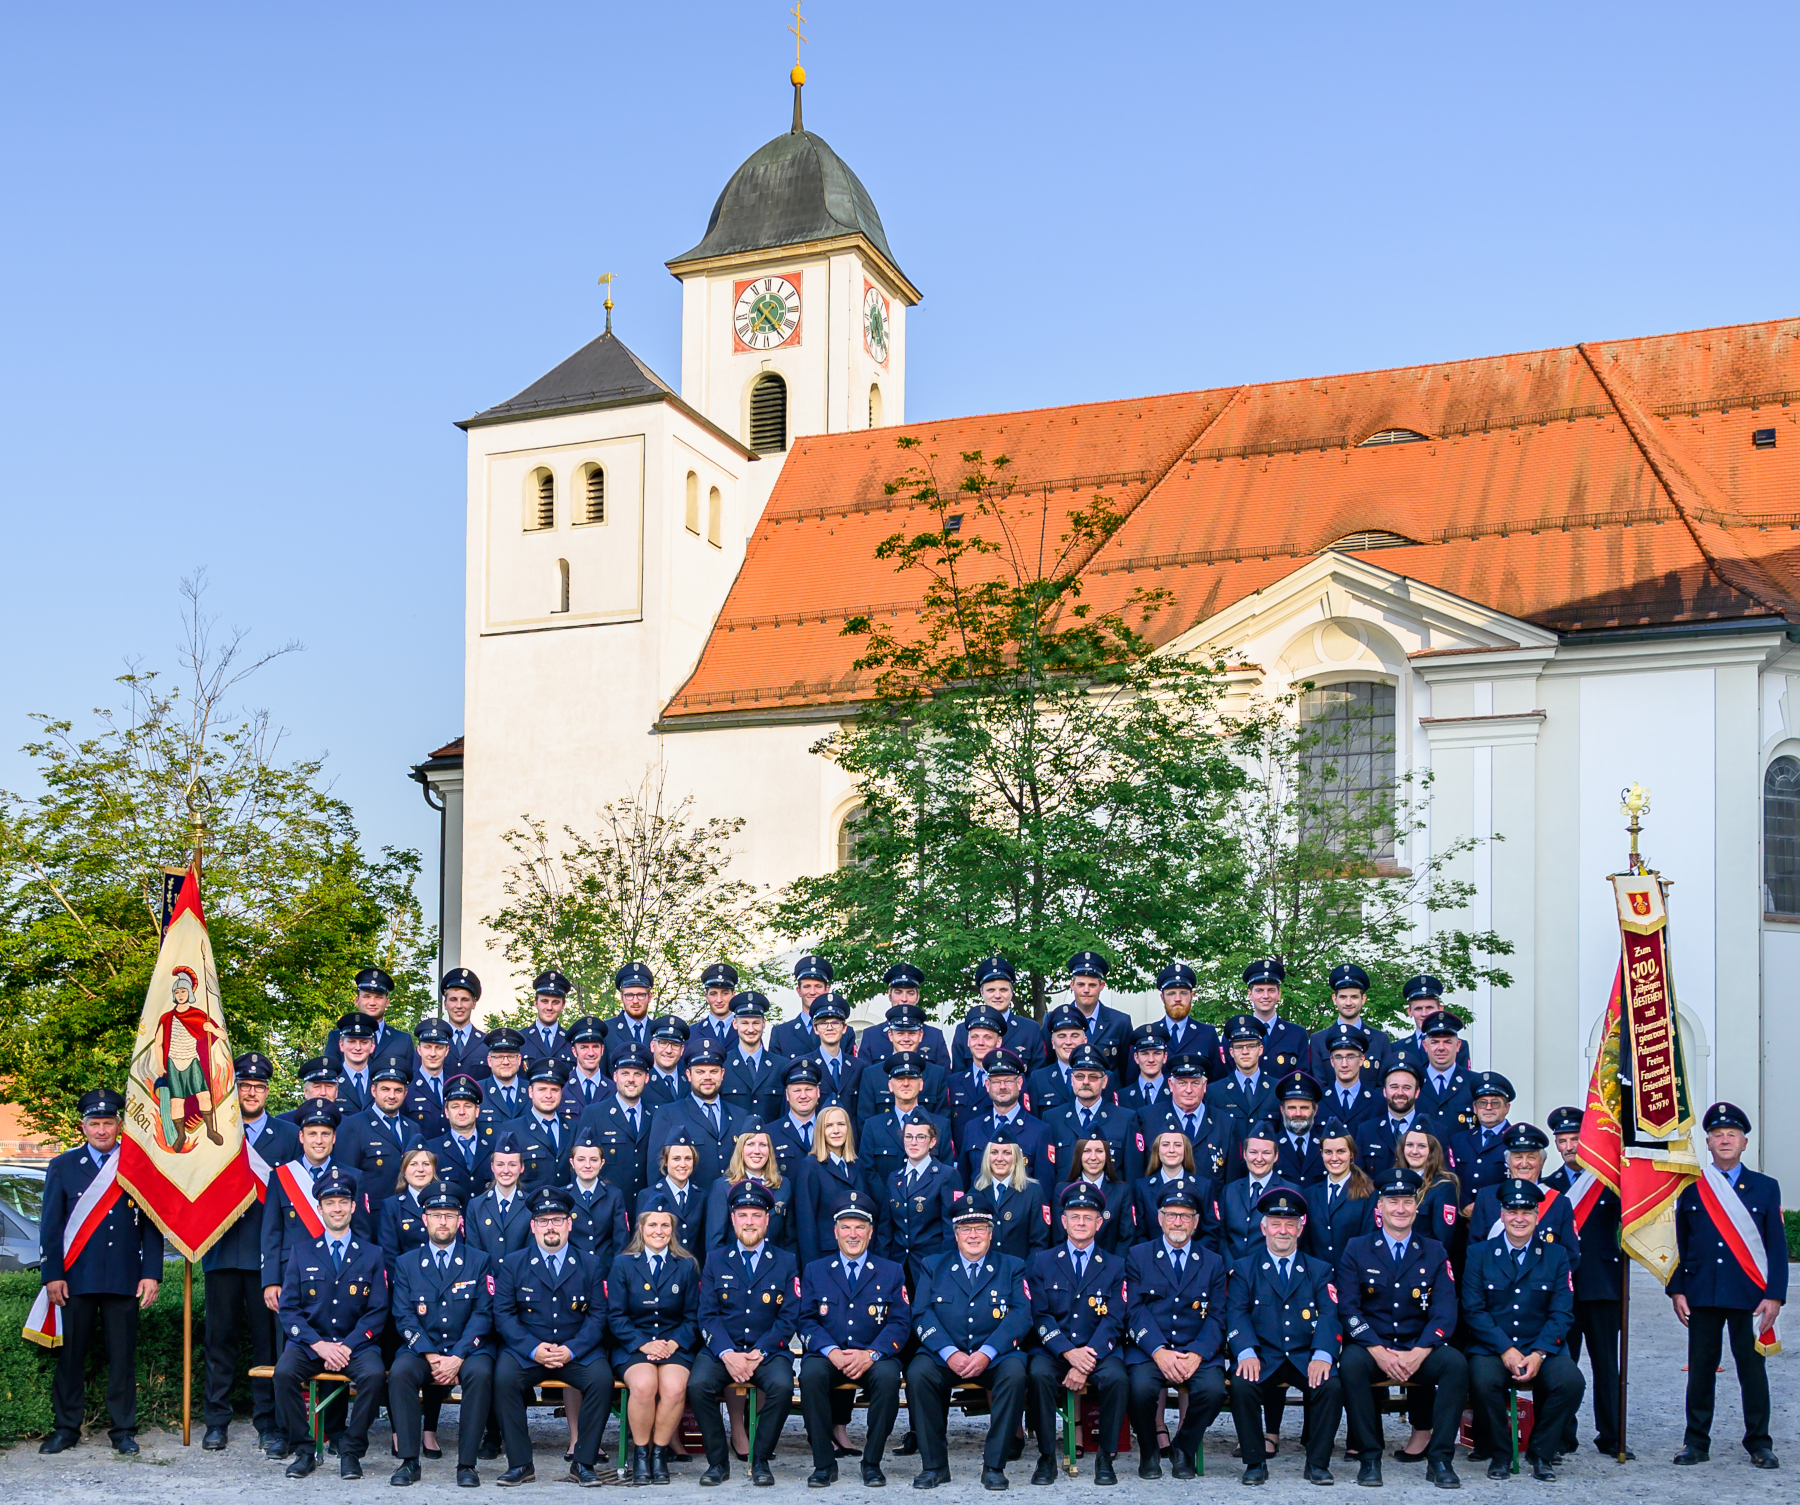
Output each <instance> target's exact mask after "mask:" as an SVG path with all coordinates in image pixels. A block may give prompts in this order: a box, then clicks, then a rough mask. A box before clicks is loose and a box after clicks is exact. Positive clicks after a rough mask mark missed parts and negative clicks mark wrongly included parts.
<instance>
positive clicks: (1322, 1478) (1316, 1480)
mask: <svg viewBox="0 0 1800 1505" xmlns="http://www.w3.org/2000/svg"><path fill="white" fill-rule="evenodd" d="M1306 1482H1307V1483H1308V1484H1336V1483H1337V1480H1336V1479H1334V1478H1332V1477H1331V1470H1330V1469H1328V1468H1314V1467H1313V1466H1312V1465H1311V1464H1310V1463H1309V1464H1307V1465H1306Z"/></svg>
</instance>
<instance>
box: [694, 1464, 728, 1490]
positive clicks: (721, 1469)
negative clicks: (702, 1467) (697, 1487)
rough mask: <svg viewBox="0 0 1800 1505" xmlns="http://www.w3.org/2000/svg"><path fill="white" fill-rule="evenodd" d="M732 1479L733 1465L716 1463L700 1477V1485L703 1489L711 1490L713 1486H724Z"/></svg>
mask: <svg viewBox="0 0 1800 1505" xmlns="http://www.w3.org/2000/svg"><path fill="white" fill-rule="evenodd" d="M730 1477H731V1465H730V1464H729V1463H715V1464H713V1466H712V1467H711V1468H709V1469H707V1471H706V1472H705V1473H703V1474H702V1475H701V1476H700V1483H701V1485H702V1487H704V1488H706V1489H711V1488H712V1487H713V1485H715V1484H723V1483H724V1482H725V1481H726V1480H727V1479H729V1478H730Z"/></svg>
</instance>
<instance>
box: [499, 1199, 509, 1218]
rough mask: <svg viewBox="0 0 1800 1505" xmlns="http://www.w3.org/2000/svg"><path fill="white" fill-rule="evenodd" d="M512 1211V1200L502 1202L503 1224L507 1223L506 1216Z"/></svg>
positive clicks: (501, 1214)
mask: <svg viewBox="0 0 1800 1505" xmlns="http://www.w3.org/2000/svg"><path fill="white" fill-rule="evenodd" d="M511 1210H512V1198H511V1197H508V1198H507V1199H506V1200H505V1201H504V1202H502V1203H501V1204H500V1221H501V1222H502V1223H504V1222H505V1221H506V1214H507V1213H508V1212H510V1211H511Z"/></svg>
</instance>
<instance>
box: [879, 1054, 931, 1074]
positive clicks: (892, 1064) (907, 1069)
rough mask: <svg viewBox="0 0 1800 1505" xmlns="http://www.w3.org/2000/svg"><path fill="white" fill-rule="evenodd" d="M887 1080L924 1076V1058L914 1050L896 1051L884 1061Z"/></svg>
mask: <svg viewBox="0 0 1800 1505" xmlns="http://www.w3.org/2000/svg"><path fill="white" fill-rule="evenodd" d="M885 1064H886V1066H887V1074H888V1080H890V1081H892V1080H893V1079H894V1078H895V1077H897V1076H905V1077H922V1076H924V1075H925V1057H924V1056H922V1055H920V1054H919V1053H918V1052H917V1051H915V1050H897V1051H895V1052H894V1053H893V1054H892V1055H891V1056H889V1057H888V1058H887V1061H886V1063H885Z"/></svg>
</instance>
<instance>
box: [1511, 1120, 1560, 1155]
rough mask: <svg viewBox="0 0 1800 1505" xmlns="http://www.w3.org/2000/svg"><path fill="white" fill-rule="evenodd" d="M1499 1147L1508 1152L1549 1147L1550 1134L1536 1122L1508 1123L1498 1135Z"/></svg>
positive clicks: (1528, 1151)
mask: <svg viewBox="0 0 1800 1505" xmlns="http://www.w3.org/2000/svg"><path fill="white" fill-rule="evenodd" d="M1500 1144H1501V1147H1502V1148H1503V1149H1504V1150H1505V1151H1506V1152H1507V1153H1508V1154H1509V1155H1510V1154H1528V1153H1530V1152H1531V1151H1532V1150H1547V1149H1549V1148H1550V1136H1549V1135H1548V1134H1546V1133H1545V1132H1544V1131H1543V1130H1542V1129H1540V1128H1539V1127H1538V1126H1537V1125H1536V1124H1508V1125H1507V1128H1506V1132H1505V1133H1504V1134H1502V1135H1501V1136H1500Z"/></svg>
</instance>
